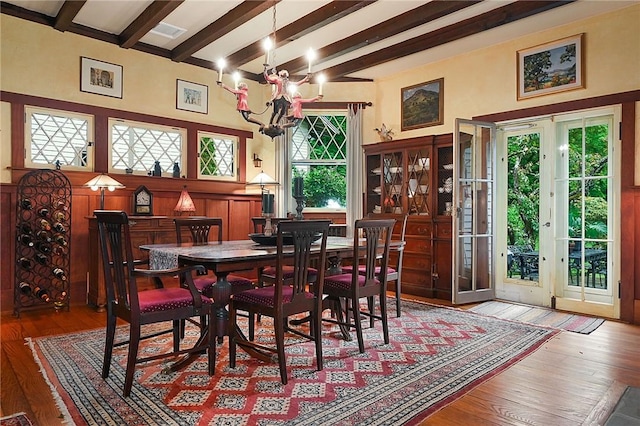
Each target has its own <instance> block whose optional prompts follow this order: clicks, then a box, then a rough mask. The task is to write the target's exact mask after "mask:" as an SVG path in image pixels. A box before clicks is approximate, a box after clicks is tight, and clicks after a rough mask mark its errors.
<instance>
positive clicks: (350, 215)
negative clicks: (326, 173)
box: [346, 104, 364, 237]
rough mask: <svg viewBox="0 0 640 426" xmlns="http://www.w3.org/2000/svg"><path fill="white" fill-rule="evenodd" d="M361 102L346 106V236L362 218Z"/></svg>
mask: <svg viewBox="0 0 640 426" xmlns="http://www.w3.org/2000/svg"><path fill="white" fill-rule="evenodd" d="M363 109H364V105H362V104H349V105H348V107H347V114H348V115H347V215H346V222H347V237H353V224H354V223H355V221H356V220H357V219H360V218H362V200H363V194H362V188H363V176H362V169H363V164H364V153H363V151H362V110H363Z"/></svg>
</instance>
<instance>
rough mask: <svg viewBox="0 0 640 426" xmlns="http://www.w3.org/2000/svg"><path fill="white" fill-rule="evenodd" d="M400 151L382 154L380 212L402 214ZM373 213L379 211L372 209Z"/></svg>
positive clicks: (401, 156)
mask: <svg viewBox="0 0 640 426" xmlns="http://www.w3.org/2000/svg"><path fill="white" fill-rule="evenodd" d="M402 160H403V155H402V152H390V153H386V154H383V156H382V170H381V173H382V188H381V190H382V193H381V195H382V205H381V206H380V207H381V212H382V213H396V214H402V213H404V210H403V202H404V198H403V191H404V185H403V179H402V176H403V168H402V164H403V162H402ZM374 213H380V212H378V211H374Z"/></svg>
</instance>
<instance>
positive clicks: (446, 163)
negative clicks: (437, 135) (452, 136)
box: [435, 146, 453, 216]
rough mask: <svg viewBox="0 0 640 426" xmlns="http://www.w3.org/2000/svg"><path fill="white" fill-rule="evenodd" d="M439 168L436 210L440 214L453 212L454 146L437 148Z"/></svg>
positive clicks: (447, 214) (445, 214)
mask: <svg viewBox="0 0 640 426" xmlns="http://www.w3.org/2000/svg"><path fill="white" fill-rule="evenodd" d="M437 152H438V154H437V155H438V170H437V179H438V180H437V182H436V183H437V185H438V187H437V189H436V191H437V192H436V194H435V195H436V210H437V211H436V212H435V214H436V215H438V216H451V215H452V214H453V147H451V146H441V147H438V148H437Z"/></svg>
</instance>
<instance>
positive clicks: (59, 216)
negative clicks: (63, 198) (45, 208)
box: [53, 210, 65, 222]
mask: <svg viewBox="0 0 640 426" xmlns="http://www.w3.org/2000/svg"><path fill="white" fill-rule="evenodd" d="M53 218H54V219H55V220H57V221H58V222H62V221H63V220H64V219H65V215H64V212H61V211H60V210H56V211H55V212H54V213H53Z"/></svg>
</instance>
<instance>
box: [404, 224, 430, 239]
mask: <svg viewBox="0 0 640 426" xmlns="http://www.w3.org/2000/svg"><path fill="white" fill-rule="evenodd" d="M406 235H407V236H409V235H419V236H421V237H429V238H431V224H430V223H425V222H418V223H411V222H409V223H407V233H406Z"/></svg>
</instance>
